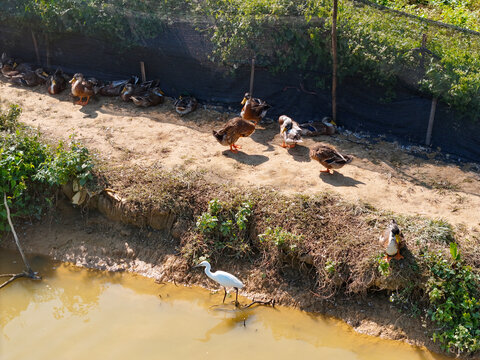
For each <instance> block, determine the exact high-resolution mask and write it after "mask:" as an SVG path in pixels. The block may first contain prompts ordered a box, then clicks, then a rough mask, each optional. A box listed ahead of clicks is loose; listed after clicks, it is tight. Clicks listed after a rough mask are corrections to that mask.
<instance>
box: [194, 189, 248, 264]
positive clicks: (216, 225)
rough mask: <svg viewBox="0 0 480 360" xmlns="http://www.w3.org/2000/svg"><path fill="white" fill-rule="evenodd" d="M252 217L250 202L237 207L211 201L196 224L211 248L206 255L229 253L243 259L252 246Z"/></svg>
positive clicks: (216, 200) (214, 200)
mask: <svg viewBox="0 0 480 360" xmlns="http://www.w3.org/2000/svg"><path fill="white" fill-rule="evenodd" d="M251 215H252V205H251V204H250V202H241V203H240V204H238V205H237V206H235V205H230V204H226V203H222V202H221V201H219V200H218V199H213V200H210V202H209V203H208V210H207V211H206V212H204V213H202V214H201V215H200V216H199V217H198V218H197V222H196V227H197V230H198V231H199V232H200V233H201V234H202V235H203V238H204V241H205V242H206V243H207V247H209V252H208V253H207V254H205V255H207V256H210V255H212V254H213V253H214V252H220V253H221V252H223V251H227V253H228V252H229V253H232V254H233V255H234V256H236V257H241V256H243V255H245V254H246V253H248V252H249V251H250V244H249V241H248V236H247V230H248V229H247V227H248V222H249V219H250V217H251Z"/></svg>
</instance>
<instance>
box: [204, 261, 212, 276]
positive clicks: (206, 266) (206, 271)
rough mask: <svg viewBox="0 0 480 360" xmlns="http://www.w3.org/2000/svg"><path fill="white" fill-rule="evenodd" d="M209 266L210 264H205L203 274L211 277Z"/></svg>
mask: <svg viewBox="0 0 480 360" xmlns="http://www.w3.org/2000/svg"><path fill="white" fill-rule="evenodd" d="M210 269H211V267H210V264H207V265H205V274H206V275H207V276H208V277H209V278H211V277H212V272H211V271H210Z"/></svg>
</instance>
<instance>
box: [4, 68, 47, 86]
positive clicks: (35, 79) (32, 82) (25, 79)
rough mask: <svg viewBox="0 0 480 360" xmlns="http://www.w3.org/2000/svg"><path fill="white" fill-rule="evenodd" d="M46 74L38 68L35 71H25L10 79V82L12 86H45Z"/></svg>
mask: <svg viewBox="0 0 480 360" xmlns="http://www.w3.org/2000/svg"><path fill="white" fill-rule="evenodd" d="M47 78H48V74H47V73H46V72H45V71H43V69H42V68H38V69H36V70H35V71H31V70H29V71H26V72H22V73H20V74H18V75H14V76H12V77H11V79H10V81H11V82H13V83H14V84H18V85H23V86H37V85H41V84H45V82H46V81H47Z"/></svg>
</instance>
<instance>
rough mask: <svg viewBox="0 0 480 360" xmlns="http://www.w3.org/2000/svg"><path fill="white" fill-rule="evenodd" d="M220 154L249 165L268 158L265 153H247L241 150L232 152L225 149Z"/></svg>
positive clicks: (255, 164)
mask: <svg viewBox="0 0 480 360" xmlns="http://www.w3.org/2000/svg"><path fill="white" fill-rule="evenodd" d="M222 154H223V156H226V157H229V158H232V159H234V160H237V161H238V162H239V163H242V164H245V165H251V166H258V165H261V164H263V163H264V162H267V161H268V160H269V158H268V157H267V156H265V155H249V154H247V153H244V152H243V151H239V152H237V153H232V152H231V151H230V150H225V151H223V152H222Z"/></svg>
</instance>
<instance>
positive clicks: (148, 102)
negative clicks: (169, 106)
mask: <svg viewBox="0 0 480 360" xmlns="http://www.w3.org/2000/svg"><path fill="white" fill-rule="evenodd" d="M130 98H131V99H132V101H133V103H134V104H135V105H137V106H141V107H148V106H155V105H158V104H162V103H163V102H164V101H165V97H164V92H163V91H162V90H160V88H158V87H154V88H151V89H149V90H148V91H146V92H144V93H141V94H138V95H132V96H131V97H130Z"/></svg>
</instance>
